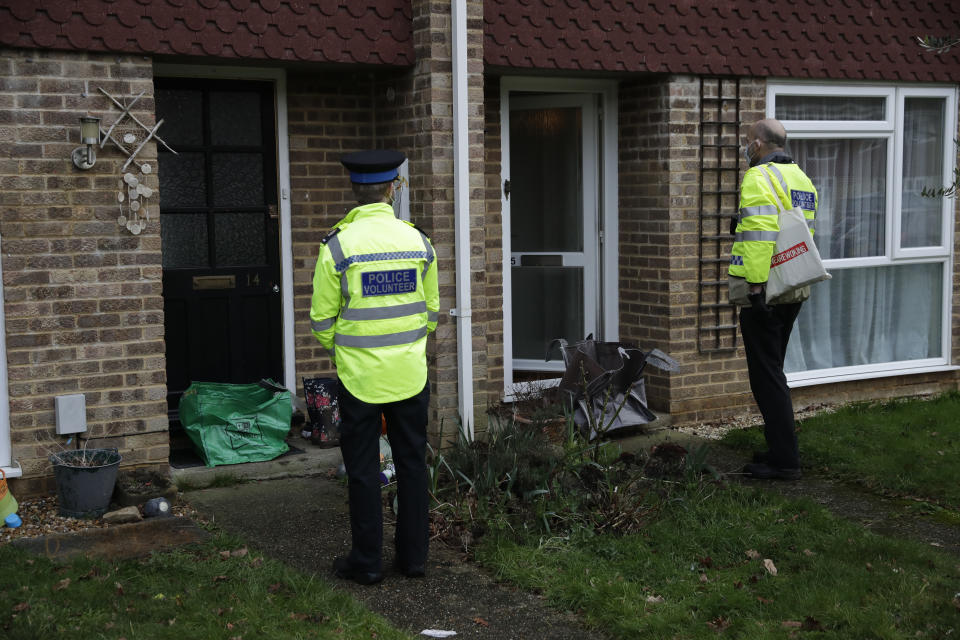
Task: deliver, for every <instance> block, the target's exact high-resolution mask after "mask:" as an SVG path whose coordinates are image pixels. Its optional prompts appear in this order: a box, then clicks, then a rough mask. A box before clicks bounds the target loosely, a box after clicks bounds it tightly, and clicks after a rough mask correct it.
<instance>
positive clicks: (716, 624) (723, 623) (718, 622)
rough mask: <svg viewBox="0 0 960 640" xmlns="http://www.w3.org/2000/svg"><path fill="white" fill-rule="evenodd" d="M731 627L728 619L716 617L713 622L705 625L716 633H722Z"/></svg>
mask: <svg viewBox="0 0 960 640" xmlns="http://www.w3.org/2000/svg"><path fill="white" fill-rule="evenodd" d="M730 625H731V621H730V619H729V618H724V617H723V616H717V617H716V618H714V619H713V620H711V621H710V622H708V623H707V626H708V627H710V628H711V629H713V630H714V631H716V632H717V633H721V632H723V631H724V630H725V629H726V628H727V627H729V626H730Z"/></svg>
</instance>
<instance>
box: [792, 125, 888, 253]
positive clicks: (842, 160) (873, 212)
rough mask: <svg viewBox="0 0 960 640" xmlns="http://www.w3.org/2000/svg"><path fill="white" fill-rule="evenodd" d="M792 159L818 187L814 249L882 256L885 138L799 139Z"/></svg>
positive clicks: (794, 142)
mask: <svg viewBox="0 0 960 640" xmlns="http://www.w3.org/2000/svg"><path fill="white" fill-rule="evenodd" d="M788 144H789V150H790V151H791V153H792V155H793V159H794V160H795V161H796V162H797V164H798V165H799V166H800V168H801V169H803V171H804V172H805V173H806V174H807V175H808V176H809V177H810V180H812V181H813V185H814V186H815V187H816V188H817V197H818V207H817V222H816V234H815V235H814V238H815V239H816V241H817V248H818V249H819V250H820V255H821V256H822V257H823V258H824V259H831V258H863V257H866V256H882V255H884V252H885V243H884V238H885V236H886V225H885V221H884V220H885V214H886V210H887V206H886V202H887V141H886V139H884V138H853V139H819V140H818V139H798V140H790V141H789V142H788Z"/></svg>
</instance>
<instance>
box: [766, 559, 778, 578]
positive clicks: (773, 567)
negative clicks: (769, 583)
mask: <svg viewBox="0 0 960 640" xmlns="http://www.w3.org/2000/svg"><path fill="white" fill-rule="evenodd" d="M763 568H764V569H766V570H767V573H769V574H770V575H772V576H774V577H776V575H777V567H776V565H774V564H773V560H771V559H770V558H764V559H763Z"/></svg>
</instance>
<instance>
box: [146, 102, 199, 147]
mask: <svg viewBox="0 0 960 640" xmlns="http://www.w3.org/2000/svg"><path fill="white" fill-rule="evenodd" d="M156 102H157V120H158V121H159V120H163V125H162V126H161V127H160V129H159V130H158V131H157V134H158V135H159V136H160V137H161V138H163V140H164V142H166V143H167V144H169V145H170V146H171V147H173V148H174V149H176V150H177V151H179V149H177V146H178V145H179V146H188V145H200V144H203V119H202V114H203V108H202V107H203V95H202V93H201V92H200V91H198V90H191V89H160V90H159V91H157V95H156Z"/></svg>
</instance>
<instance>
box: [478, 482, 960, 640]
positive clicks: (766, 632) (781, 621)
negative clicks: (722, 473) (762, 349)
mask: <svg viewBox="0 0 960 640" xmlns="http://www.w3.org/2000/svg"><path fill="white" fill-rule="evenodd" d="M477 557H478V559H479V560H480V561H481V562H482V563H483V564H485V565H487V566H488V567H490V568H491V569H493V570H494V571H496V572H497V574H498V575H499V576H500V577H502V578H504V579H507V580H509V581H511V582H513V583H515V584H517V585H519V586H521V587H524V588H527V589H533V590H536V591H539V592H541V593H543V594H544V595H545V596H546V597H547V598H548V599H549V600H550V601H551V602H552V603H554V604H555V605H556V606H558V607H561V608H565V609H570V610H574V611H577V612H579V613H580V614H581V615H582V616H583V617H584V619H585V620H586V621H587V623H588V624H590V625H592V626H595V627H596V628H598V629H601V630H603V631H605V632H607V633H609V634H610V635H612V636H613V637H616V638H658V639H668V638H677V639H684V640H686V639H697V638H716V637H718V636H719V637H723V638H744V639H750V640H759V639H763V638H787V637H804V638H808V637H809V638H836V639H838V640H840V639H842V640H851V639H855V638H946V637H948V636H950V637H953V635H952V634H956V633H958V632H960V595H955V594H957V592H958V591H960V563H958V561H957V559H956V558H951V557H949V556H947V555H946V554H943V553H939V552H936V551H934V550H933V549H931V548H929V547H925V546H924V545H921V544H919V543H915V542H909V541H900V540H892V539H888V538H883V537H880V536H878V535H874V534H871V533H868V532H865V531H864V530H863V529H862V528H860V527H858V526H856V525H854V524H851V523H848V522H846V521H843V520H840V519H838V518H836V517H833V516H832V515H830V514H829V513H828V512H827V511H826V510H825V509H823V508H821V507H820V506H818V505H817V504H815V503H813V502H812V501H801V502H797V501H788V500H785V499H783V498H781V497H779V496H777V495H775V494H773V493H771V492H766V491H762V490H758V489H750V488H746V487H741V486H734V485H730V486H723V487H720V486H710V485H701V484H687V485H678V486H677V487H676V488H675V490H674V491H673V492H672V494H671V496H670V497H669V500H668V503H667V504H665V505H664V509H662V511H661V512H660V517H659V518H658V519H657V520H656V521H655V522H653V523H651V524H650V525H649V526H648V527H647V528H646V529H645V530H644V532H643V533H640V534H632V535H627V536H623V537H616V536H607V535H589V534H587V533H585V532H581V534H580V535H572V536H568V537H563V538H547V537H541V538H537V539H534V538H532V537H531V538H527V539H523V538H521V537H518V536H515V535H506V534H503V533H501V534H499V535H492V536H487V537H486V538H485V539H484V540H483V541H482V542H481V546H480V547H479V548H478V550H477ZM774 572H775V573H774ZM798 632H800V633H801V634H802V635H797V633H798Z"/></svg>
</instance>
